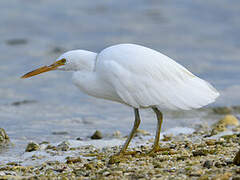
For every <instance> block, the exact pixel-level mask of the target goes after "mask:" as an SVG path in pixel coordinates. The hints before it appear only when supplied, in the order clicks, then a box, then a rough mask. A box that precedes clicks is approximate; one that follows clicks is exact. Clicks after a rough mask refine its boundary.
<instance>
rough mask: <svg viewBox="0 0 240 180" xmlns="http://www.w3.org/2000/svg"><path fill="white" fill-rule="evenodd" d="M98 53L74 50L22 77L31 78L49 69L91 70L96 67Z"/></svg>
mask: <svg viewBox="0 0 240 180" xmlns="http://www.w3.org/2000/svg"><path fill="white" fill-rule="evenodd" d="M96 56H97V54H96V53H94V52H90V51H85V50H72V51H68V52H66V53H64V54H62V55H61V56H59V57H58V58H57V59H56V61H55V62H54V63H52V64H51V65H48V66H43V67H40V68H38V69H35V70H33V71H31V72H29V73H27V74H25V75H23V76H22V77H21V78H29V77H32V76H35V75H38V74H41V73H44V72H47V71H52V70H63V71H81V70H86V71H91V70H93V68H94V64H95V59H96Z"/></svg>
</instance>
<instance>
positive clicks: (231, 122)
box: [219, 114, 239, 126]
mask: <svg viewBox="0 0 240 180" xmlns="http://www.w3.org/2000/svg"><path fill="white" fill-rule="evenodd" d="M219 123H221V124H224V125H225V126H238V125H239V121H238V119H237V118H236V117H235V116H233V115H231V114H228V115H226V116H225V117H224V118H223V119H221V120H220V121H219Z"/></svg>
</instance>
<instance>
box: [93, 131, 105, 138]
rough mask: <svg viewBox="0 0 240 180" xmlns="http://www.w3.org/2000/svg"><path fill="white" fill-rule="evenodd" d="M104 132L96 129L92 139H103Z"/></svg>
mask: <svg viewBox="0 0 240 180" xmlns="http://www.w3.org/2000/svg"><path fill="white" fill-rule="evenodd" d="M102 138H103V136H102V133H101V132H100V131H98V130H96V131H95V133H94V134H93V135H92V136H91V139H102Z"/></svg>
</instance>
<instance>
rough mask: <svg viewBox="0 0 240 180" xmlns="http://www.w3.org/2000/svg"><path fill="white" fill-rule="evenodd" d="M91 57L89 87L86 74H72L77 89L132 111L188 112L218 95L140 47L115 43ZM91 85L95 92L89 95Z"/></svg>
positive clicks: (174, 64) (210, 101)
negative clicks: (155, 109)
mask: <svg viewBox="0 0 240 180" xmlns="http://www.w3.org/2000/svg"><path fill="white" fill-rule="evenodd" d="M85 53H86V54H87V51H86V52H85ZM95 56H96V55H94V59H95V63H94V67H93V68H94V69H93V71H92V74H91V76H90V77H91V79H92V82H93V84H92V83H91V82H90V79H88V77H87V75H86V74H88V75H89V73H87V72H85V73H86V74H85V75H83V72H81V71H79V72H75V74H74V76H73V77H74V82H75V84H76V85H77V86H78V87H80V89H82V90H83V91H84V92H86V93H88V94H89V95H93V96H95V97H98V98H104V99H109V100H113V101H118V102H121V103H124V104H128V105H130V106H132V107H135V108H139V107H144V108H145V107H150V106H157V107H159V109H172V110H178V109H184V110H188V109H192V108H200V107H202V106H205V105H207V104H209V103H212V102H214V100H215V99H216V98H217V97H218V96H219V93H218V92H217V90H216V89H215V88H213V87H212V86H211V85H210V84H209V83H208V82H206V81H204V80H202V79H200V78H198V77H197V76H195V75H193V74H192V73H191V72H189V71H188V70H187V69H186V68H184V67H183V66H181V65H180V64H178V63H176V62H175V61H173V60H172V59H170V58H169V57H167V56H165V55H163V54H161V53H159V52H157V51H155V50H152V49H149V48H146V47H143V46H139V45H134V44H119V45H115V46H111V47H108V48H106V49H104V50H103V51H101V52H100V53H99V54H98V55H97V56H96V57H95ZM61 58H62V57H61ZM90 61H91V60H90ZM82 77H84V80H83V79H82ZM86 79H88V85H87V86H84V85H83V84H85V83H83V82H82V81H86ZM96 81H97V82H96ZM86 83H87V82H86ZM92 86H95V91H97V92H92V91H94V90H92ZM99 86H101V87H99ZM91 92H92V93H91Z"/></svg>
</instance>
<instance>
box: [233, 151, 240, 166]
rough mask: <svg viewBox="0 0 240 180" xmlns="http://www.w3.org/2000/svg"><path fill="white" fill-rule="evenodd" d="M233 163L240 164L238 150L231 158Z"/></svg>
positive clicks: (239, 152)
mask: <svg viewBox="0 0 240 180" xmlns="http://www.w3.org/2000/svg"><path fill="white" fill-rule="evenodd" d="M233 163H234V164H235V165H238V166H240V150H239V151H238V153H237V154H236V156H235V158H234V159H233Z"/></svg>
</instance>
